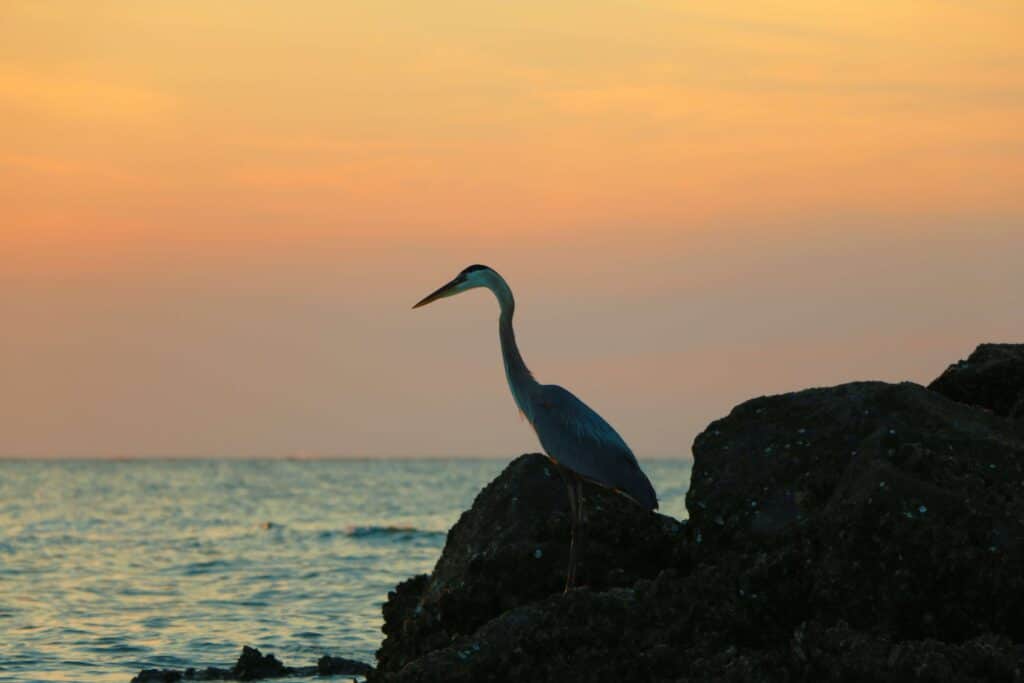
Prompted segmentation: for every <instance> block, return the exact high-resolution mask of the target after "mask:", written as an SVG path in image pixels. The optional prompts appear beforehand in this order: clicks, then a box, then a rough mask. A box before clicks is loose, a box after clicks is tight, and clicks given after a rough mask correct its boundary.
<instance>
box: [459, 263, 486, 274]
mask: <svg viewBox="0 0 1024 683" xmlns="http://www.w3.org/2000/svg"><path fill="white" fill-rule="evenodd" d="M475 270H490V268H488V267H487V266H481V265H480V264H479V263H478V264H476V265H472V266H470V267H468V268H466V269H465V270H463V271H462V272H463V273H472V272H473V271H475Z"/></svg>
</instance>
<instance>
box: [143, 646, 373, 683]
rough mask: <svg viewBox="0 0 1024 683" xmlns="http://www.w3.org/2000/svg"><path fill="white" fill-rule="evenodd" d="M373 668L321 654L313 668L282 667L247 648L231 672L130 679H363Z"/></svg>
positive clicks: (167, 672) (151, 673)
mask: <svg viewBox="0 0 1024 683" xmlns="http://www.w3.org/2000/svg"><path fill="white" fill-rule="evenodd" d="M371 671H373V667H371V666H370V665H369V664H364V663H363V662H359V661H356V660H354V659H346V658H344V657H331V656H330V655H324V656H323V657H321V658H320V659H319V661H317V663H316V666H285V665H284V664H282V663H281V661H280V660H279V659H277V657H275V656H274V655H272V654H267V655H265V654H263V653H262V652H260V651H259V650H257V649H256V648H253V647H249V646H248V645H246V646H244V647H242V654H241V655H239V657H238V661H237V662H235V665H234V666H233V667H231V668H230V669H222V668H220V667H216V666H211V667H207V668H205V669H195V668H188V669H184V670H182V669H143V670H142V671H140V672H139V674H138V675H137V676H135V677H134V678H132V683H177V682H178V681H260V680H266V679H271V678H294V677H310V676H341V675H347V676H352V675H355V676H366V675H367V674H369V673H370V672H371Z"/></svg>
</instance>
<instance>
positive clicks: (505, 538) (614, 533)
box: [378, 454, 689, 671]
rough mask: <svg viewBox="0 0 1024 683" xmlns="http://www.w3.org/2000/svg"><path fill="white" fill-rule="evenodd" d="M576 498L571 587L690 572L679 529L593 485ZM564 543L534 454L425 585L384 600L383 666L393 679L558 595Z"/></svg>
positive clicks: (457, 538)
mask: <svg viewBox="0 0 1024 683" xmlns="http://www.w3.org/2000/svg"><path fill="white" fill-rule="evenodd" d="M583 495H584V514H585V515H586V521H585V523H584V541H583V543H584V546H583V547H584V551H583V556H582V557H581V559H580V563H579V567H578V572H577V573H578V579H579V580H578V583H580V584H581V585H586V586H589V587H590V588H591V589H592V590H607V589H611V588H616V587H623V586H628V585H632V584H633V583H634V582H635V581H636V580H637V578H642V577H647V578H652V577H654V576H656V575H657V574H658V572H660V571H661V570H663V569H664V568H666V567H680V568H688V566H689V555H688V552H689V550H688V548H689V547H688V545H687V543H686V542H685V540H684V538H685V534H684V529H685V525H684V524H682V523H680V522H678V521H676V520H674V519H671V518H669V517H665V516H663V515H659V514H656V513H652V512H648V511H645V510H642V509H641V508H640V507H638V506H637V505H635V504H633V503H632V502H631V501H629V500H627V499H626V498H624V497H623V496H620V495H618V494H615V493H612V492H610V491H608V490H606V489H602V488H600V487H597V486H594V485H592V484H585V488H584V494H583ZM569 535H570V526H569V506H568V498H567V495H566V488H565V484H564V482H563V480H562V478H561V475H559V473H558V471H557V470H556V469H555V468H554V467H553V466H552V464H551V462H550V461H549V460H548V459H547V458H546V457H544V456H542V455H538V454H532V455H524V456H521V457H519V458H518V459H517V460H515V461H513V462H512V463H511V464H510V465H509V466H508V467H507V468H506V469H505V471H504V472H503V473H502V474H501V475H500V476H499V477H498V478H497V479H495V480H494V481H493V482H491V483H490V484H489V485H488V486H487V487H486V488H484V489H483V490H482V491H481V492H480V494H479V495H478V496H477V498H476V500H475V501H474V502H473V506H472V508H471V509H470V510H468V511H467V512H465V513H463V514H462V516H461V517H460V519H459V521H458V522H457V523H456V524H455V526H453V527H452V529H451V531H450V532H449V533H448V539H447V541H446V543H445V547H444V551H443V552H442V554H441V558H440V560H438V563H437V566H436V567H435V568H434V571H433V572H432V573H431V575H430V576H429V577H427V576H419V577H414V578H412V579H410V580H408V581H406V582H404V583H402V584H400V585H399V586H398V587H397V588H396V590H395V591H394V592H392V593H390V594H389V596H388V602H387V603H386V604H385V606H384V633H385V636H386V637H385V639H384V642H383V644H382V646H381V648H380V651H379V652H378V661H379V662H380V666H381V667H382V668H385V669H387V670H389V671H397V670H399V669H401V668H402V667H403V666H405V665H406V664H407V663H409V662H411V661H413V660H415V659H416V658H418V657H420V656H422V655H424V654H426V653H428V652H430V651H432V650H435V649H438V648H441V647H444V646H446V645H448V644H449V643H451V642H452V640H453V639H456V638H458V637H460V636H465V635H468V634H472V633H473V632H474V631H476V629H478V628H479V627H481V626H482V625H484V624H486V623H487V622H488V621H490V620H491V619H493V618H495V617H497V616H498V615H500V614H502V613H504V612H506V611H507V610H509V609H512V608H515V607H517V606H519V605H524V604H528V603H531V602H534V601H537V600H541V599H543V598H545V597H547V596H549V595H551V594H554V593H560V592H561V590H562V588H563V586H564V585H565V571H566V566H567V563H568V555H569Z"/></svg>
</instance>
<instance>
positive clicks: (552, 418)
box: [413, 264, 658, 592]
mask: <svg viewBox="0 0 1024 683" xmlns="http://www.w3.org/2000/svg"><path fill="white" fill-rule="evenodd" d="M480 287H484V288H486V289H489V290H491V293H493V294H494V296H495V298H496V299H497V300H498V306H499V308H500V309H501V314H500V315H499V316H498V339H499V340H500V342H501V357H502V360H503V361H504V364H505V378H506V379H507V380H508V386H509V389H511V390H512V398H513V399H514V400H515V403H516V406H518V408H519V411H520V412H521V413H522V414H523V415H524V416H525V417H526V419H527V421H528V422H529V423H530V425H531V426H532V427H533V430H534V431H535V432H536V433H537V438H538V439H539V440H540V444H541V447H542V448H543V449H544V452H545V455H546V456H547V457H548V459H550V460H551V461H552V462H553V463H554V465H555V467H556V468H557V469H558V471H559V473H561V475H562V478H563V479H564V480H565V484H566V487H567V489H568V495H569V516H570V526H571V533H570V541H569V567H568V569H567V570H566V577H565V592H569V591H570V590H572V589H573V588H574V587H575V584H576V563H577V560H578V553H579V548H580V545H581V543H580V542H579V538H578V536H579V534H580V532H581V529H580V527H581V526H582V523H583V481H584V480H586V481H589V482H593V483H595V484H598V485H600V486H603V487H605V488H609V489H612V490H614V491H616V492H618V493H620V494H622V495H624V496H626V497H627V498H629V499H630V500H632V501H633V502H634V503H636V504H637V505H640V506H641V507H642V508H644V509H646V510H656V509H657V508H658V497H657V494H655V492H654V487H653V486H651V482H650V480H649V479H648V478H647V475H645V474H644V472H643V470H641V469H640V464H639V463H638V462H637V459H636V456H635V455H633V451H631V450H630V449H629V446H627V445H626V442H625V441H624V440H623V439H622V437H621V436H619V434H618V432H616V431H615V430H614V429H613V428H612V426H611V425H610V424H608V422H606V421H605V420H604V418H602V417H601V416H600V415H598V414H597V413H596V412H594V411H593V410H592V409H591V408H590V407H588V406H587V405H586V404H585V403H584V402H583V401H581V400H580V399H578V398H576V396H575V395H574V394H573V393H572V392H570V391H569V390H567V389H564V388H562V387H560V386H558V385H556V384H541V383H540V382H538V381H537V380H536V379H534V377H533V374H532V373H531V372H530V370H529V368H527V367H526V363H525V362H524V361H523V357H522V355H521V354H520V353H519V347H518V346H517V345H516V335H515V332H514V331H513V329H512V316H513V314H514V313H515V310H516V302H515V298H514V297H513V296H512V290H511V288H509V286H508V283H507V282H505V279H504V278H503V277H501V275H499V274H498V273H497V271H495V270H494V269H492V268H489V267H488V266H482V265H479V264H477V265H472V266H469V267H468V268H465V269H463V270H462V272H460V273H459V274H458V275H456V276H455V278H454V279H453V280H451V281H450V282H448V283H447V284H445V285H443V286H442V287H439V288H438V289H437V290H436V291H434V292H432V293H431V294H429V295H427V296H426V297H424V298H423V299H421V300H420V301H419V302H418V303H416V304H415V305H414V306H413V308H419V307H420V306H426V305H427V304H429V303H431V302H433V301H437V300H438V299H443V298H445V297H450V296H454V295H456V294H461V293H463V292H467V291H469V290H471V289H477V288H480Z"/></svg>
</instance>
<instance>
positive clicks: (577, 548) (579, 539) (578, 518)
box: [566, 476, 583, 590]
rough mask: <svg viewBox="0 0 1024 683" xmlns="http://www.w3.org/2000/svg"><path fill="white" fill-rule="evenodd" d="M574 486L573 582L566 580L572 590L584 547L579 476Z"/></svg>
mask: <svg viewBox="0 0 1024 683" xmlns="http://www.w3.org/2000/svg"><path fill="white" fill-rule="evenodd" d="M573 486H574V488H575V489H576V490H575V493H574V496H573V497H574V498H575V499H576V511H575V512H576V515H575V519H574V520H573V525H572V541H570V545H569V564H570V567H571V569H570V570H569V571H570V576H571V577H572V579H571V581H572V583H569V582H568V581H567V582H566V590H570V589H572V588H574V587H575V585H576V563H577V562H578V561H579V556H580V552H581V550H582V549H583V480H582V479H580V478H579V477H578V476H573Z"/></svg>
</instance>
